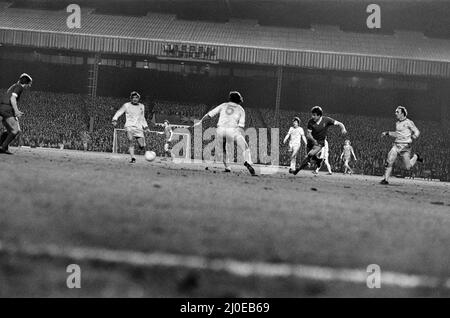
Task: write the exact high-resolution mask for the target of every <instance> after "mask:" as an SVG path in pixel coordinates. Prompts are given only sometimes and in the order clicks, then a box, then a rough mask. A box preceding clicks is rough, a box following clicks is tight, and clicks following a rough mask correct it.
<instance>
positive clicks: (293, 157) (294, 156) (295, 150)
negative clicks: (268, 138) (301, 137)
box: [289, 146, 300, 172]
mask: <svg viewBox="0 0 450 318" xmlns="http://www.w3.org/2000/svg"><path fill="white" fill-rule="evenodd" d="M299 149H300V146H292V147H291V149H290V151H291V165H290V167H289V171H290V172H293V171H294V170H295V166H296V163H297V154H298V151H299Z"/></svg>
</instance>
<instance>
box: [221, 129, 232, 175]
mask: <svg viewBox="0 0 450 318" xmlns="http://www.w3.org/2000/svg"><path fill="white" fill-rule="evenodd" d="M222 150H223V158H222V160H223V165H224V166H225V172H231V170H230V168H229V167H228V156H227V138H226V137H223V138H222Z"/></svg>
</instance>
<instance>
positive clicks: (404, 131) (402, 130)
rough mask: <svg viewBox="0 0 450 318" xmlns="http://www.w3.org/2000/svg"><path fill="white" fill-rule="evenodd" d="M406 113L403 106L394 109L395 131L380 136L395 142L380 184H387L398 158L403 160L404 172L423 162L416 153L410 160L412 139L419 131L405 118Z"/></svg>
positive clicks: (415, 137)
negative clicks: (393, 139) (392, 139)
mask: <svg viewBox="0 0 450 318" xmlns="http://www.w3.org/2000/svg"><path fill="white" fill-rule="evenodd" d="M407 116H408V111H407V110H406V108H405V107H403V106H398V107H397V108H396V109H395V117H396V118H397V122H396V123H395V131H384V132H382V133H381V136H390V137H394V138H395V141H394V144H393V146H392V148H391V151H389V154H388V157H387V160H386V171H385V173H384V179H383V180H381V182H380V183H381V184H389V182H388V179H389V177H390V175H391V172H392V166H393V165H394V162H395V160H397V157H398V156H401V157H402V158H403V163H404V165H405V168H406V170H410V169H411V168H412V167H414V165H415V164H416V162H421V163H422V162H423V158H421V157H420V155H419V154H418V153H417V152H416V153H415V154H414V156H413V157H412V158H411V144H412V141H413V139H417V138H419V135H420V131H419V129H417V127H416V125H414V123H413V121H412V120H410V119H408V118H407Z"/></svg>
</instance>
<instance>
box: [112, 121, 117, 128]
mask: <svg viewBox="0 0 450 318" xmlns="http://www.w3.org/2000/svg"><path fill="white" fill-rule="evenodd" d="M112 125H113V126H114V127H116V126H117V120H114V119H113V121H112Z"/></svg>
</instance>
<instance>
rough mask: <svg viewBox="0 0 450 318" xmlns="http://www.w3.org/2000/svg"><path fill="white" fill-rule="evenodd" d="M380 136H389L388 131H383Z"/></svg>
mask: <svg viewBox="0 0 450 318" xmlns="http://www.w3.org/2000/svg"><path fill="white" fill-rule="evenodd" d="M381 136H389V131H383V132H382V133H381Z"/></svg>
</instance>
